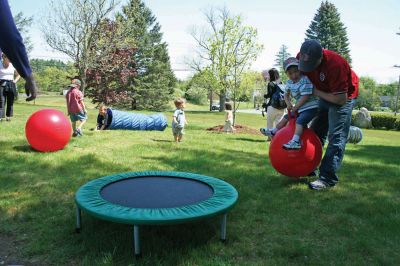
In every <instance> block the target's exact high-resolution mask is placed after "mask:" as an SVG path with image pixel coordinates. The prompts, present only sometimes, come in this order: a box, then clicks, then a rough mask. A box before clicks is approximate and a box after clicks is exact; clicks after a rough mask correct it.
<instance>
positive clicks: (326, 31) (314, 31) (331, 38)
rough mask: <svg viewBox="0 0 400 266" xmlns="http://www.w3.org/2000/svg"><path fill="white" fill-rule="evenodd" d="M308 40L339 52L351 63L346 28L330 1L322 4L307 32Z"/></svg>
mask: <svg viewBox="0 0 400 266" xmlns="http://www.w3.org/2000/svg"><path fill="white" fill-rule="evenodd" d="M306 39H313V40H318V41H319V42H320V43H321V45H322V47H323V48H325V49H329V50H331V51H335V52H337V53H338V54H340V55H341V56H343V57H344V58H345V59H346V60H347V61H348V62H349V63H351V57H350V49H349V39H348V38H347V32H346V27H345V26H344V24H343V23H342V22H341V21H340V14H339V11H338V10H337V8H336V7H335V5H334V4H332V3H330V2H328V1H325V2H322V3H321V6H320V7H319V9H318V11H317V13H316V14H315V16H314V19H313V21H311V24H310V26H309V28H308V30H307V31H306Z"/></svg>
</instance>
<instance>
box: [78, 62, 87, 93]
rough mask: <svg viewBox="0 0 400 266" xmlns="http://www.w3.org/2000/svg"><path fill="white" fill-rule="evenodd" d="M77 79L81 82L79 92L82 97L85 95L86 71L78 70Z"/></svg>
mask: <svg viewBox="0 0 400 266" xmlns="http://www.w3.org/2000/svg"><path fill="white" fill-rule="evenodd" d="M79 78H80V80H81V83H82V84H81V91H82V93H83V95H85V89H86V69H84V68H81V69H79Z"/></svg>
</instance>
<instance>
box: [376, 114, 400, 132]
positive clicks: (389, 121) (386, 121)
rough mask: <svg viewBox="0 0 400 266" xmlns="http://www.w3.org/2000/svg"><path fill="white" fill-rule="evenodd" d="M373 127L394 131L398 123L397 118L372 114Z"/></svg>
mask: <svg viewBox="0 0 400 266" xmlns="http://www.w3.org/2000/svg"><path fill="white" fill-rule="evenodd" d="M371 121H372V126H373V127H374V128H383V127H384V128H386V129H393V128H394V126H395V123H396V117H395V116H394V115H391V114H374V113H372V114H371Z"/></svg>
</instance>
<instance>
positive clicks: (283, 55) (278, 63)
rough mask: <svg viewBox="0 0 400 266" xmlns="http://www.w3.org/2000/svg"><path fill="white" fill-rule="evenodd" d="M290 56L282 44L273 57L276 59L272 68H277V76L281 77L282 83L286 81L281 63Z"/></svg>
mask: <svg viewBox="0 0 400 266" xmlns="http://www.w3.org/2000/svg"><path fill="white" fill-rule="evenodd" d="M291 56H292V55H291V54H290V53H289V52H288V47H287V46H286V45H284V44H282V46H281V48H279V52H278V53H277V54H276V55H275V57H276V58H275V65H274V66H276V67H278V70H279V76H280V77H281V80H282V82H286V81H287V80H288V78H287V77H286V74H285V71H284V69H283V63H284V62H285V60H286V59H288V58H289V57H291Z"/></svg>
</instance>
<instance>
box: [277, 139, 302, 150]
mask: <svg viewBox="0 0 400 266" xmlns="http://www.w3.org/2000/svg"><path fill="white" fill-rule="evenodd" d="M282 147H283V148H284V149H285V150H300V149H301V144H300V142H299V141H295V140H291V141H289V142H288V143H286V144H283V145H282Z"/></svg>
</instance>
